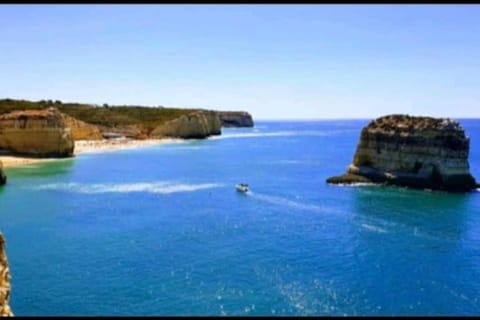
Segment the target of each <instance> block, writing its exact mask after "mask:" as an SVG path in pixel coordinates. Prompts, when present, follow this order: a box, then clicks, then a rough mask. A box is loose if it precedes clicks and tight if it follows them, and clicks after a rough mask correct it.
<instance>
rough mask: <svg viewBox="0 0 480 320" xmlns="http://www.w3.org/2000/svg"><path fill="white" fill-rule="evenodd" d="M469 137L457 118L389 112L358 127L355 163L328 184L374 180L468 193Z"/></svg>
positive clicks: (473, 185)
mask: <svg viewBox="0 0 480 320" xmlns="http://www.w3.org/2000/svg"><path fill="white" fill-rule="evenodd" d="M469 148H470V140H469V138H468V137H467V136H466V135H465V132H464V129H463V128H462V127H461V126H460V124H459V123H458V122H457V121H454V120H450V119H437V118H431V117H413V116H407V115H389V116H384V117H380V118H378V119H376V120H374V121H371V122H370V123H369V124H368V125H367V126H366V127H364V128H363V129H362V132H361V135H360V141H359V143H358V145H357V150H356V152H355V155H354V157H353V163H352V164H351V165H350V166H349V167H348V170H347V173H346V174H344V175H343V176H337V177H331V178H329V179H327V182H328V183H357V182H375V183H386V184H394V185H400V186H409V187H415V188H429V189H436V190H448V191H469V190H472V189H474V188H476V187H477V183H476V181H475V179H474V178H473V177H472V175H471V174H470V169H469V164H468V154H469Z"/></svg>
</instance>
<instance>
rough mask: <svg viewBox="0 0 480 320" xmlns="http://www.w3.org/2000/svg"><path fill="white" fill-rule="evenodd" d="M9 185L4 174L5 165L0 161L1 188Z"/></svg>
mask: <svg viewBox="0 0 480 320" xmlns="http://www.w3.org/2000/svg"><path fill="white" fill-rule="evenodd" d="M6 183H7V176H6V175H5V173H3V163H2V161H0V186H3V185H4V184H6Z"/></svg>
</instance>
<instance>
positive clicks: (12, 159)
mask: <svg viewBox="0 0 480 320" xmlns="http://www.w3.org/2000/svg"><path fill="white" fill-rule="evenodd" d="M177 141H182V139H173V138H164V139H146V140H134V139H110V140H108V139H103V140H77V141H75V149H74V157H75V156H78V155H80V154H84V153H95V152H101V153H103V152H110V151H116V150H124V149H133V148H141V147H146V146H153V145H159V144H164V143H168V142H177ZM74 157H72V158H32V157H28V156H16V155H10V154H5V155H0V161H1V162H2V163H3V167H4V168H12V167H23V166H28V165H31V164H35V163H43V162H49V161H58V160H65V159H73V158H74Z"/></svg>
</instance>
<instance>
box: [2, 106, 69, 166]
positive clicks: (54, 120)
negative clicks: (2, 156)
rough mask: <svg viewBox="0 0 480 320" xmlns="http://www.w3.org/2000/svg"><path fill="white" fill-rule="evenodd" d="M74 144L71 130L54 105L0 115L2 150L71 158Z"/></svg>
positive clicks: (39, 155)
mask: <svg viewBox="0 0 480 320" xmlns="http://www.w3.org/2000/svg"><path fill="white" fill-rule="evenodd" d="M74 147H75V144H74V140H73V137H72V133H71V130H70V128H68V127H67V126H66V124H65V121H64V118H63V116H62V114H61V113H60V112H59V111H58V110H57V109H55V108H49V109H46V110H25V111H14V112H10V113H7V114H3V115H1V116H0V149H6V150H9V151H11V152H14V153H18V154H25V155H30V156H37V157H71V156H73V149H74Z"/></svg>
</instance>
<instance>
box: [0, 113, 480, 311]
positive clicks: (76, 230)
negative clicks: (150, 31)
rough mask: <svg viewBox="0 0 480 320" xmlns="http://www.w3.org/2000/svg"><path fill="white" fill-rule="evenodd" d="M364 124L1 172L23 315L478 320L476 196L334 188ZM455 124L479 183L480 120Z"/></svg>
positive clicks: (314, 124) (0, 207)
mask: <svg viewBox="0 0 480 320" xmlns="http://www.w3.org/2000/svg"><path fill="white" fill-rule="evenodd" d="M368 122H369V120H341V121H340V120H339V121H311V122H300V121H297V122H293V121H292V122H286V121H285V122H267V121H263V122H261V121H257V122H256V124H255V127H254V128H231V129H223V130H222V135H221V136H218V137H213V138H209V139H205V140H191V141H184V142H180V143H168V144H162V145H158V146H153V147H152V146H151V147H144V148H138V149H130V150H118V151H114V152H105V153H89V154H83V155H79V156H77V157H76V158H74V159H70V160H62V161H54V162H49V163H43V164H35V165H30V166H26V167H22V168H11V169H7V170H6V173H7V175H8V184H7V185H6V186H5V187H4V188H1V189H0V230H1V231H2V232H3V233H4V236H5V238H6V241H7V254H8V258H9V262H10V268H11V276H12V292H11V307H12V310H13V312H14V314H15V315H480V192H471V193H464V194H449V193H445V192H428V191H423V190H409V189H405V188H399V187H381V186H354V187H352V186H350V187H347V186H338V185H337V186H335V185H329V184H327V183H326V182H325V179H327V178H328V177H330V176H332V175H339V174H342V173H343V172H344V171H345V170H346V167H347V166H348V165H349V164H350V163H351V161H352V158H353V154H354V152H355V147H356V145H357V143H358V139H359V136H360V130H361V128H362V127H363V126H364V125H366V124H367V123H368ZM460 123H461V124H462V126H463V127H464V128H465V130H466V133H467V135H468V136H469V137H470V138H471V150H470V158H469V159H470V167H471V172H472V174H473V175H474V176H475V177H477V179H478V180H480V120H460ZM239 182H246V183H248V184H249V185H250V188H251V193H250V194H241V193H238V192H237V191H236V190H235V184H237V183H239Z"/></svg>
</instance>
